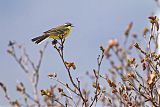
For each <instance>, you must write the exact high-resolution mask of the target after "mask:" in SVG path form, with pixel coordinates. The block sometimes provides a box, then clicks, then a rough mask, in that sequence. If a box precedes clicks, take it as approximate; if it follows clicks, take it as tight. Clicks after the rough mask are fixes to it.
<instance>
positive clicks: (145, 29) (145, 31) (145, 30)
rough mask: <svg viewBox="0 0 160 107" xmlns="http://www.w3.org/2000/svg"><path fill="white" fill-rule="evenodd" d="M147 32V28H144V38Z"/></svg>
mask: <svg viewBox="0 0 160 107" xmlns="http://www.w3.org/2000/svg"><path fill="white" fill-rule="evenodd" d="M148 32H149V29H148V28H147V27H145V28H144V30H143V35H144V36H145V35H147V33H148Z"/></svg>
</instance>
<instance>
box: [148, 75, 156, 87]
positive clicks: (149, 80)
mask: <svg viewBox="0 0 160 107" xmlns="http://www.w3.org/2000/svg"><path fill="white" fill-rule="evenodd" d="M155 77H156V75H155V73H152V74H149V75H148V79H147V83H148V85H149V86H152V84H153V82H154V81H155Z"/></svg>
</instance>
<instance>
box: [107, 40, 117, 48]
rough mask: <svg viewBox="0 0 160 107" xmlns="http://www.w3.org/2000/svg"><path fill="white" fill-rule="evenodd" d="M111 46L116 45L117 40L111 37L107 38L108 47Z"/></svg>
mask: <svg viewBox="0 0 160 107" xmlns="http://www.w3.org/2000/svg"><path fill="white" fill-rule="evenodd" d="M113 46H118V41H117V39H111V40H109V44H108V47H109V48H112V47H113Z"/></svg>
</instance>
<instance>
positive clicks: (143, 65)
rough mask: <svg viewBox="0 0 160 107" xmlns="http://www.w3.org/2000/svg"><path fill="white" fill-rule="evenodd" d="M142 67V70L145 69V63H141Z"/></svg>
mask: <svg viewBox="0 0 160 107" xmlns="http://www.w3.org/2000/svg"><path fill="white" fill-rule="evenodd" d="M142 69H143V71H144V70H146V63H143V64H142Z"/></svg>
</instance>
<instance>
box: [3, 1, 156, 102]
mask: <svg viewBox="0 0 160 107" xmlns="http://www.w3.org/2000/svg"><path fill="white" fill-rule="evenodd" d="M155 11H157V9H156V4H155V3H154V1H153V0H0V35H1V36H0V37H1V39H0V44H1V45H0V50H1V51H0V59H1V61H0V67H1V72H0V81H2V82H4V83H5V84H6V86H7V87H8V89H9V90H8V91H9V94H10V95H11V97H13V98H20V97H19V93H16V83H17V81H22V82H24V84H25V85H26V86H28V88H27V90H29V91H30V85H29V82H28V81H26V79H27V77H26V76H25V74H24V73H23V72H22V69H21V68H20V67H19V66H18V65H17V63H16V62H15V61H14V60H13V58H12V57H11V56H9V55H8V54H7V52H6V50H7V45H8V41H9V40H15V41H17V42H18V43H20V44H23V45H25V46H26V49H27V50H28V52H29V55H30V56H31V57H32V58H33V59H35V60H36V58H37V54H38V49H39V48H40V47H42V45H43V44H45V43H42V44H41V45H36V44H34V43H32V42H31V40H30V39H31V38H32V37H35V36H39V35H41V34H42V32H44V31H46V30H48V29H50V28H52V27H55V26H57V25H60V24H64V23H65V22H71V23H73V25H74V26H75V27H74V28H73V31H72V33H71V34H70V36H69V37H68V38H67V40H66V44H65V45H66V47H65V54H66V59H67V60H69V61H74V62H75V63H76V65H77V71H76V72H78V73H76V74H77V75H79V74H80V75H82V74H83V73H84V72H85V71H92V69H93V68H94V67H95V65H96V58H97V55H98V53H99V46H100V45H103V46H104V47H105V46H106V44H107V42H108V40H109V39H111V38H117V39H118V40H121V39H123V31H124V29H125V27H126V25H127V24H128V23H129V22H131V21H133V23H134V27H133V32H136V33H141V32H142V30H143V28H144V27H145V26H147V25H148V23H147V22H148V20H147V17H148V16H150V15H151V13H152V12H155ZM59 59H60V58H59V57H58V55H57V53H56V51H55V50H54V49H53V48H52V47H51V45H49V46H48V48H47V50H46V53H45V56H44V60H43V63H42V67H41V69H40V78H41V79H40V84H39V87H40V88H49V86H50V85H51V84H53V81H51V80H49V79H48V78H47V74H48V73H49V72H57V74H58V76H59V77H60V79H61V80H62V81H66V80H67V78H68V76H67V73H66V72H65V69H64V66H63V65H62V63H61V61H60V60H59ZM106 67H107V65H105V63H104V67H103V69H105V70H107V68H106ZM81 72H82V73H81ZM74 74H75V73H74ZM17 96H18V97H17ZM7 104H8V103H7V102H6V100H5V99H4V97H3V94H2V93H1V92H0V105H7Z"/></svg>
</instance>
